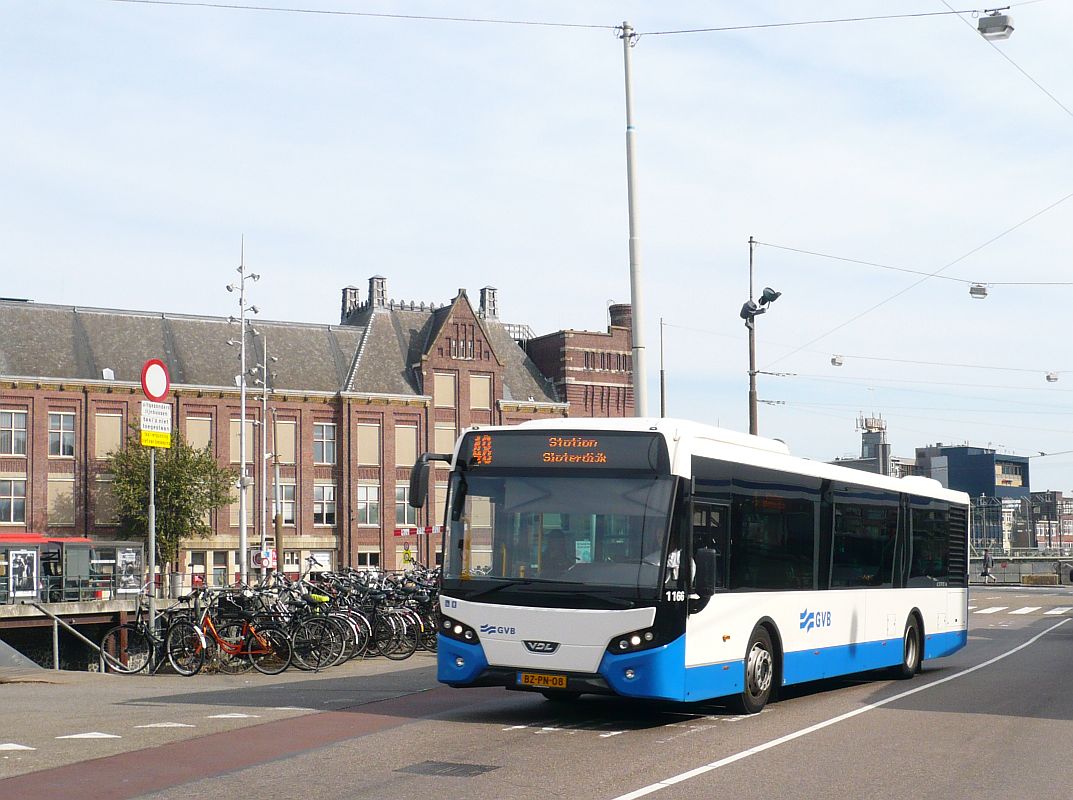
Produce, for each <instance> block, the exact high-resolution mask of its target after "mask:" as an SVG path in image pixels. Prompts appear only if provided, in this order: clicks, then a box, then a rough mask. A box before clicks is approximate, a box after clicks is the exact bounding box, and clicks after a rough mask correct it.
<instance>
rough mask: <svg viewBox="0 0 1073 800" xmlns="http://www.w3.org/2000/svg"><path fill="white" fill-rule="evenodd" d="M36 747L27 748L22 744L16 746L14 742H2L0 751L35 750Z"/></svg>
mask: <svg viewBox="0 0 1073 800" xmlns="http://www.w3.org/2000/svg"><path fill="white" fill-rule="evenodd" d="M36 749H37V748H36V747H27V746H26V745H24V744H16V743H15V742H4V743H3V744H0V750H36Z"/></svg>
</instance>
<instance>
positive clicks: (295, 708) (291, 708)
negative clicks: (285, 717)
mask: <svg viewBox="0 0 1073 800" xmlns="http://www.w3.org/2000/svg"><path fill="white" fill-rule="evenodd" d="M272 710H273V711H316V710H317V709H315V708H303V707H302V706H275V707H273V709H272Z"/></svg>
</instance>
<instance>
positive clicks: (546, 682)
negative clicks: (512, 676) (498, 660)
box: [518, 672, 566, 689]
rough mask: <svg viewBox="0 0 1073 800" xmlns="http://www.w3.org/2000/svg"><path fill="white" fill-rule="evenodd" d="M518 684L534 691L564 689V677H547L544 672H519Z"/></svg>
mask: <svg viewBox="0 0 1073 800" xmlns="http://www.w3.org/2000/svg"><path fill="white" fill-rule="evenodd" d="M518 683H519V684H521V685H522V686H532V687H534V688H536V689H565V688H566V676H565V675H548V674H547V673H544V672H519V673H518Z"/></svg>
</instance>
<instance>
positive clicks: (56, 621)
mask: <svg viewBox="0 0 1073 800" xmlns="http://www.w3.org/2000/svg"><path fill="white" fill-rule="evenodd" d="M22 605H24V606H33V607H34V608H36V609H37V610H38V611H40V612H41V613H42V614H44V615H46V616H48V617H52V668H53V669H55V670H58V669H59V668H60V625H62V626H63V627H64V628H66V629H67V630H69V631H70V632H71V633H73V634H74V635H75V636H77V637H78V638H79V639H81V640H82V641H83V642H85V643H86V644H88V645H89V646H90V647H92V648H93V649H94V650H96V651H97V655H98V657H100V658H101V672H103V671H104V658H103V656H101V648H100V647H99V646H98V645H97V644H96V643H94V642H91V641H90V640H89V639H87V638H86V637H85V636H83V635H82V634H81V633H79V632H78V631H76V630H75V629H74V626H73V625H69V624H67V623H66V622H64V621H63V620H62V619H60V618H59V617H58V616H56V615H55V614H53V613H52V612H51V611H49V610H48V609H47V608H42V606H41V605H40V604H39V603H35V602H34V601H32V600H23V601H22Z"/></svg>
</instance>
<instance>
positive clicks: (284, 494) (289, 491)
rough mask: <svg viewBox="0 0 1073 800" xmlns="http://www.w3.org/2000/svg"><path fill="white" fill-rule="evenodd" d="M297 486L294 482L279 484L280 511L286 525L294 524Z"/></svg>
mask: <svg viewBox="0 0 1073 800" xmlns="http://www.w3.org/2000/svg"><path fill="white" fill-rule="evenodd" d="M296 489H297V487H296V486H295V485H294V484H293V483H281V484H280V485H279V496H280V509H279V510H280V513H281V514H282V515H283V524H284V525H290V526H293V525H294V508H295V500H294V498H295V491H296Z"/></svg>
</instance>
